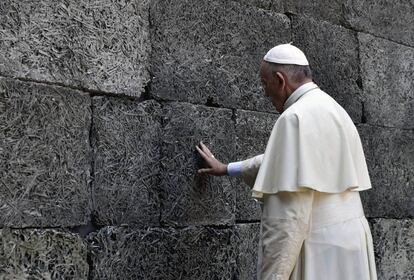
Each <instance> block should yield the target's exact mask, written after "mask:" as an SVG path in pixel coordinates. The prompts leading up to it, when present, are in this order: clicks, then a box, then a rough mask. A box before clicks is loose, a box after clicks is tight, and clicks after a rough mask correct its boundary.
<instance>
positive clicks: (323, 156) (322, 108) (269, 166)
mask: <svg viewBox="0 0 414 280" xmlns="http://www.w3.org/2000/svg"><path fill="white" fill-rule="evenodd" d="M369 188H371V182H370V179H369V175H368V169H367V166H366V163H365V156H364V153H363V149H362V144H361V141H360V138H359V135H358V131H357V129H356V127H355V125H354V124H353V122H352V120H351V118H350V117H349V116H348V114H347V113H346V112H345V110H344V109H343V108H342V107H341V106H340V105H339V104H338V103H336V101H335V100H334V99H332V98H331V97H330V96H329V95H328V94H326V93H324V92H323V91H321V90H320V89H318V88H317V89H314V90H311V91H309V92H308V93H306V94H305V95H303V96H302V97H301V98H300V99H299V100H297V101H296V102H295V103H294V104H293V105H291V106H290V107H289V108H288V109H287V110H286V111H284V112H283V114H282V115H281V116H280V117H279V118H278V120H277V121H276V124H275V125H274V127H273V130H272V133H271V136H270V138H269V141H268V144H267V147H266V151H265V153H264V157H263V162H262V165H261V167H260V169H259V172H258V174H257V178H256V181H255V184H254V187H253V194H252V195H253V197H256V198H261V197H262V196H263V194H264V193H267V194H272V193H278V192H280V191H289V192H296V191H304V190H306V189H314V190H317V191H320V192H327V193H341V192H344V191H346V190H347V189H352V190H354V191H362V190H366V189H369Z"/></svg>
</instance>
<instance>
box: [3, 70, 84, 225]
mask: <svg viewBox="0 0 414 280" xmlns="http://www.w3.org/2000/svg"><path fill="white" fill-rule="evenodd" d="M90 103H91V101H90V97H89V96H86V95H84V94H82V93H81V92H79V91H75V90H68V89H64V88H61V87H52V86H43V85H38V84H34V83H26V82H18V81H14V80H11V79H5V78H0V213H1V215H0V227H3V226H10V227H35V226H39V227H46V226H49V227H51V226H74V225H80V224H84V223H86V221H87V220H88V219H89V215H90V208H91V200H90V192H89V186H88V181H89V173H90V152H91V151H90V150H91V149H90V144H89V129H90V119H91V116H90V115H91V110H90V105H91V104H90Z"/></svg>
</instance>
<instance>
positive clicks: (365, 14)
mask: <svg viewBox="0 0 414 280" xmlns="http://www.w3.org/2000/svg"><path fill="white" fill-rule="evenodd" d="M348 2H349V3H348V5H347V8H346V9H345V10H344V16H345V22H346V24H348V25H350V26H351V27H352V28H353V29H357V30H361V31H364V32H366V33H370V34H373V35H376V36H379V37H383V38H386V39H389V40H393V41H396V42H399V43H403V44H407V45H410V46H412V47H414V17H413V14H414V8H413V2H412V0H403V1H369V0H362V1H361V0H358V1H356V0H348Z"/></svg>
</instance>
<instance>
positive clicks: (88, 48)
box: [0, 0, 150, 96]
mask: <svg viewBox="0 0 414 280" xmlns="http://www.w3.org/2000/svg"><path fill="white" fill-rule="evenodd" d="M148 2H149V1H146V0H133V1H113V0H99V1H98V0H91V1H79V0H76V1H63V0H58V1H55V0H45V1H40V2H39V1H33V0H29V1H19V0H9V1H2V3H1V4H0V14H1V15H2V17H1V20H0V30H1V31H0V36H1V38H2V40H0V73H1V74H3V75H7V76H16V77H23V78H29V79H34V80H42V81H49V82H56V83H63V84H65V85H70V86H75V87H82V88H88V89H91V90H98V91H106V92H112V93H122V94H128V95H132V96H139V95H140V94H141V92H142V91H143V90H144V86H145V85H146V83H147V81H148V80H149V74H148V64H149V59H148V56H149V52H150V41H149V27H148V26H149V22H148V13H149V12H148Z"/></svg>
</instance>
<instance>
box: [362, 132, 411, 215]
mask: <svg viewBox="0 0 414 280" xmlns="http://www.w3.org/2000/svg"><path fill="white" fill-rule="evenodd" d="M359 132H360V134H361V139H362V144H363V146H364V151H365V156H366V159H367V164H368V170H369V172H370V177H371V182H372V186H373V189H372V190H369V191H365V192H361V196H362V199H363V204H364V207H365V212H366V214H367V216H368V217H383V218H385V217H387V218H413V217H414V145H413V143H414V131H413V130H402V129H394V128H384V127H372V126H369V125H361V126H359Z"/></svg>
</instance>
